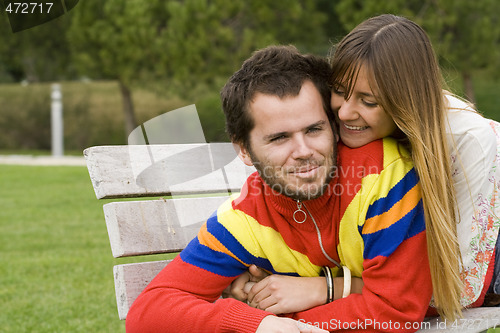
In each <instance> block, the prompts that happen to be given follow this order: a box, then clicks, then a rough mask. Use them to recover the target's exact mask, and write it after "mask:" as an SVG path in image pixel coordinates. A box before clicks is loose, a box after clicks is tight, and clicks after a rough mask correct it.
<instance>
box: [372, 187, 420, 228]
mask: <svg viewBox="0 0 500 333" xmlns="http://www.w3.org/2000/svg"><path fill="white" fill-rule="evenodd" d="M420 198H421V192H420V184H417V185H416V186H414V187H413V188H412V189H411V190H410V191H408V192H406V194H405V196H404V197H403V198H402V199H401V200H399V201H398V202H397V203H395V204H394V206H392V207H391V209H389V210H388V211H386V212H385V213H382V214H380V215H377V216H374V217H372V218H369V219H368V220H366V222H365V225H364V227H363V233H365V234H371V233H374V232H377V231H379V230H382V229H385V228H388V227H390V226H391V225H392V224H393V223H394V222H396V221H399V220H400V219H401V218H403V217H404V216H405V215H406V214H408V212H409V211H411V210H412V209H413V208H415V206H416V205H417V203H418V201H419V200H420Z"/></svg>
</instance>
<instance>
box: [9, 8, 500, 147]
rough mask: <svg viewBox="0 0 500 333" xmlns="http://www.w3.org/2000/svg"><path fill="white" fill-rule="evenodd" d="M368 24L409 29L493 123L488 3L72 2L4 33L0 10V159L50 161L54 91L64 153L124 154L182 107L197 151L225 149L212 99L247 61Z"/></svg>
mask: <svg viewBox="0 0 500 333" xmlns="http://www.w3.org/2000/svg"><path fill="white" fill-rule="evenodd" d="M59 1H60V0H59ZM72 2H75V0H72ZM6 3H7V2H6ZM380 13H395V14H399V15H404V16H407V17H409V18H411V19H413V20H415V21H416V22H418V23H419V24H421V25H422V26H423V27H424V28H425V29H426V31H427V32H428V33H429V35H430V36H431V38H432V40H433V43H434V46H435V49H436V53H437V54H438V56H439V59H440V61H441V64H442V67H443V71H444V73H445V78H446V80H447V81H448V83H449V84H450V86H451V87H452V89H453V90H454V91H455V92H456V93H458V94H460V95H462V96H465V97H467V98H468V99H470V100H471V101H473V102H475V103H476V104H477V107H478V109H479V110H480V111H481V112H483V113H484V114H485V115H487V116H488V117H491V118H494V119H500V110H499V108H498V105H500V94H498V93H497V91H498V89H497V88H498V87H499V82H500V79H499V66H500V46H499V43H500V22H499V21H500V3H499V2H498V1H496V0H477V1H469V0H424V1H422V0H388V1H377V0H365V1H362V0H287V1H279V2H278V1H267V0H252V1H243V0H235V1H229V0H210V1H209V0H182V1H181V0H168V1H165V0H127V1H125V0H106V1H100V0H84V1H80V2H78V1H77V3H76V5H75V6H74V8H73V9H71V10H70V11H68V12H67V13H66V14H64V15H63V16H61V17H59V18H57V19H55V20H52V21H50V22H47V23H45V24H42V25H39V26H35V27H33V28H30V29H26V30H23V31H19V32H16V33H13V32H12V31H11V27H10V26H9V20H8V18H7V16H6V12H5V11H4V10H3V9H2V14H1V16H0V31H1V32H2V33H1V36H2V42H1V44H0V105H1V108H0V114H1V117H0V150H2V151H5V150H7V151H8V150H14V151H18V150H26V151H29V150H50V144H51V141H50V89H51V83H54V82H58V83H60V84H61V87H62V96H63V115H64V146H65V150H66V151H69V152H76V153H77V154H79V153H81V150H82V149H84V148H86V147H89V146H92V145H103V144H124V143H126V138H127V135H128V133H130V132H131V131H132V130H133V129H134V128H135V127H136V126H138V125H139V124H141V123H143V122H145V121H146V120H148V119H151V118H153V117H155V116H156V115H159V114H162V113H164V112H167V111H170V110H173V109H176V108H178V107H182V106H185V105H190V104H196V106H197V109H198V113H199V116H200V119H201V122H202V126H203V129H204V132H205V136H206V139H207V141H209V142H212V141H225V140H227V138H226V136H225V133H224V119H223V115H222V111H221V108H220V102H219V96H218V93H219V90H220V88H221V87H222V85H223V84H224V82H225V81H226V80H227V78H228V77H229V76H230V75H231V74H232V73H233V72H234V71H235V70H237V69H238V68H239V66H240V65H241V63H242V61H243V60H244V59H246V58H247V57H248V56H249V55H250V54H251V53H252V51H254V50H256V49H257V48H261V47H264V46H267V45H269V44H294V45H296V46H297V47H298V48H299V49H300V50H301V51H302V52H307V53H315V54H318V55H322V56H326V55H327V54H328V51H329V49H330V47H331V46H332V45H333V44H334V43H336V42H337V41H339V40H340V38H341V37H342V36H343V35H344V34H345V33H346V32H347V31H349V30H350V29H352V28H353V27H354V26H355V25H357V24H358V23H359V22H361V21H362V20H364V19H365V18H367V17H370V16H373V15H376V14H380Z"/></svg>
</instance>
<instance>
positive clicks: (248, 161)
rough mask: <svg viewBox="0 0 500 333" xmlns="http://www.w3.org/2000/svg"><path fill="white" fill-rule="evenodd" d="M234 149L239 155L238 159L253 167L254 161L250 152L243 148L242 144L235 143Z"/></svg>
mask: <svg viewBox="0 0 500 333" xmlns="http://www.w3.org/2000/svg"><path fill="white" fill-rule="evenodd" d="M233 147H234V150H235V151H236V153H237V154H238V157H239V158H240V160H242V161H243V163H245V164H246V165H248V166H253V163H252V159H251V158H250V154H249V153H248V150H247V149H246V148H245V147H243V145H242V144H241V143H234V142H233Z"/></svg>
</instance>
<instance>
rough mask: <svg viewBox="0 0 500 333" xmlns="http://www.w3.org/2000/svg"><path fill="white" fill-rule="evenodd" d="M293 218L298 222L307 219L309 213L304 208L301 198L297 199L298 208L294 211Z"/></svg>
mask: <svg viewBox="0 0 500 333" xmlns="http://www.w3.org/2000/svg"><path fill="white" fill-rule="evenodd" d="M293 220H294V221H295V222H296V223H298V224H302V223H304V222H305V221H306V220H307V213H306V212H305V211H303V210H302V203H301V202H300V201H299V200H297V210H296V211H295V212H294V213H293Z"/></svg>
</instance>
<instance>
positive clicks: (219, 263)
mask: <svg viewBox="0 0 500 333" xmlns="http://www.w3.org/2000/svg"><path fill="white" fill-rule="evenodd" d="M207 230H208V232H209V233H210V234H212V235H213V236H215V237H216V238H217V239H218V240H219V241H220V242H221V243H222V244H223V245H224V246H225V247H226V248H227V249H228V250H229V251H231V253H233V254H234V255H235V256H236V257H238V258H239V259H240V260H241V261H242V262H244V263H245V265H244V264H242V263H241V262H240V261H238V260H236V259H235V258H233V257H231V256H230V255H228V254H226V253H223V252H219V251H216V250H214V249H211V248H210V247H208V246H206V245H203V244H200V242H199V240H198V237H196V238H195V239H193V240H192V241H191V242H190V243H189V244H188V246H187V247H186V248H185V249H184V250H183V251H182V252H181V253H180V256H181V258H182V260H183V261H184V262H187V263H189V264H191V265H194V266H197V267H200V268H203V269H205V270H207V271H209V272H212V273H214V274H218V275H222V276H227V277H235V276H238V275H241V274H242V273H243V272H245V271H246V270H247V269H248V266H250V265H251V264H255V265H257V266H258V267H261V268H263V269H266V270H268V271H270V272H271V273H273V274H276V273H277V274H283V273H278V272H276V271H275V270H274V268H273V266H272V264H271V262H270V261H269V260H267V259H265V258H260V257H256V256H254V255H252V254H251V253H250V252H248V251H247V250H246V249H245V248H244V247H243V245H242V244H241V243H240V242H238V240H237V239H236V238H235V237H234V236H233V235H232V234H231V233H230V232H229V231H228V230H227V229H226V228H225V227H224V226H223V225H222V224H220V223H219V221H218V220H217V214H214V215H212V216H211V217H210V218H209V219H208V220H207ZM285 275H291V276H298V274H297V273H290V274H285Z"/></svg>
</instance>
